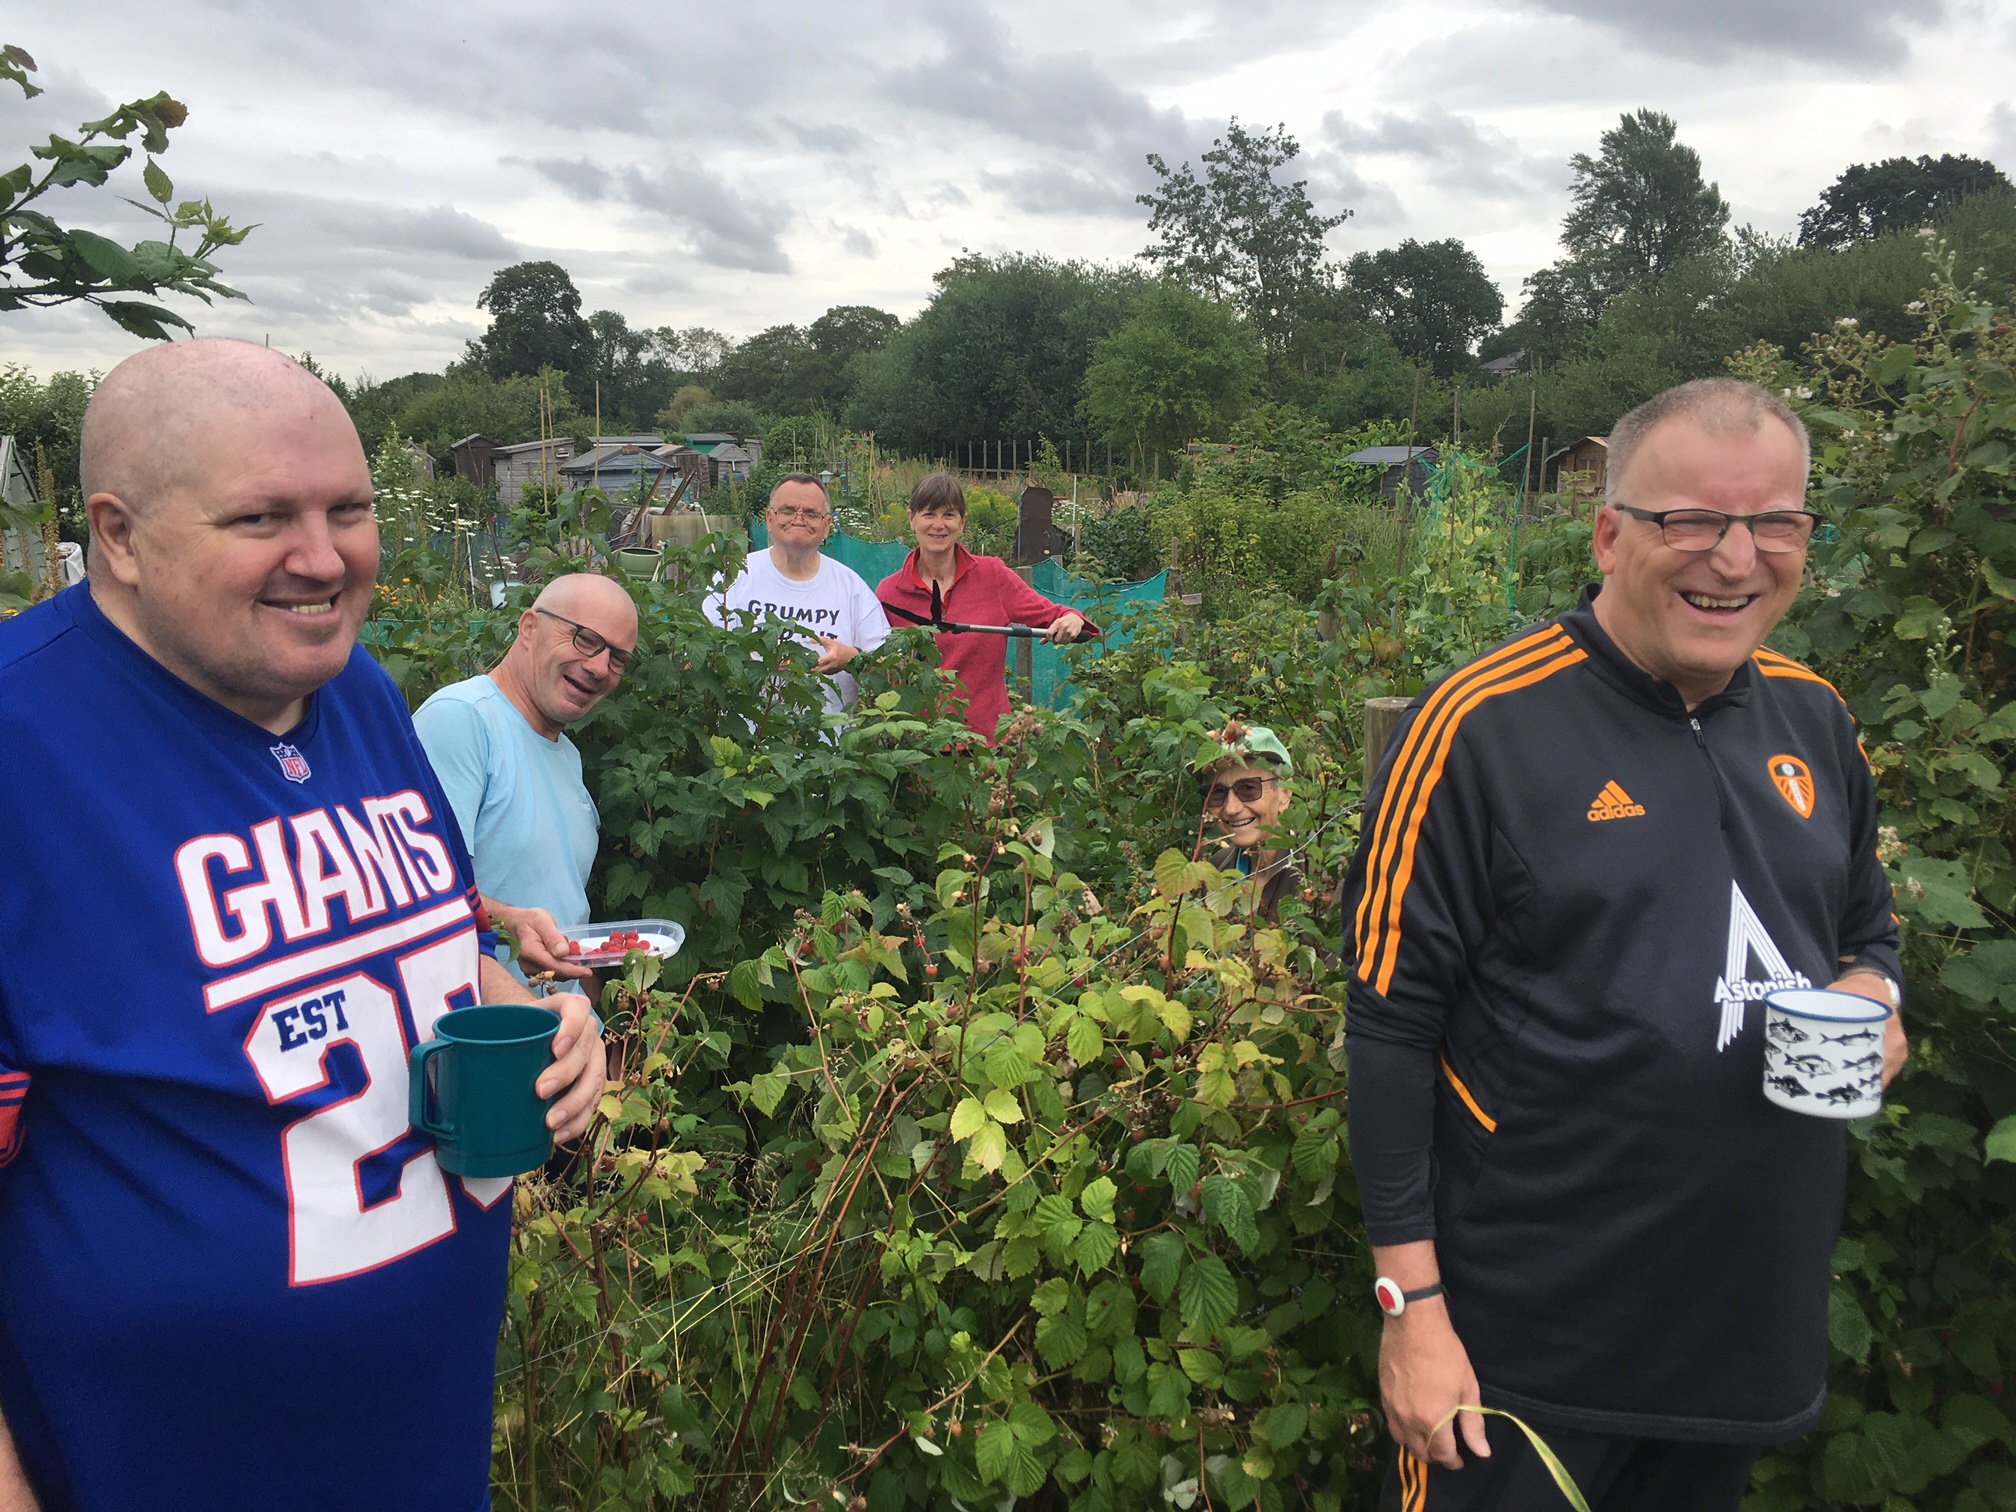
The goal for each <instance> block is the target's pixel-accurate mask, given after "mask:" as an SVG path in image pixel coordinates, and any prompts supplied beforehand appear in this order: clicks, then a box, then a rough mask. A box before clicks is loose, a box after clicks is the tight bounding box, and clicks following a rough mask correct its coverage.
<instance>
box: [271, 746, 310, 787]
mask: <svg viewBox="0 0 2016 1512" xmlns="http://www.w3.org/2000/svg"><path fill="white" fill-rule="evenodd" d="M267 749H268V750H270V751H272V753H273V759H274V760H275V761H277V762H279V763H280V775H281V776H282V777H285V778H286V779H287V780H288V781H289V782H306V781H307V780H308V775H309V774H308V758H307V757H306V756H303V755H302V754H301V753H300V752H299V751H297V750H296V749H294V747H293V746H291V745H277V746H269V747H267Z"/></svg>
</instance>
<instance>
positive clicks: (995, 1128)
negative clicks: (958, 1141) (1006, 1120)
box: [966, 1123, 1008, 1171]
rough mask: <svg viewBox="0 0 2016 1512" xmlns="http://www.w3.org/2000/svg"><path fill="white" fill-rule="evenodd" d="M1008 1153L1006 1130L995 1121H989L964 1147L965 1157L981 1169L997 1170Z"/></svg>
mask: <svg viewBox="0 0 2016 1512" xmlns="http://www.w3.org/2000/svg"><path fill="white" fill-rule="evenodd" d="M1007 1154H1008V1131H1007V1130H1006V1129H1004V1128H1002V1127H1001V1125H999V1124H997V1123H990V1124H988V1125H987V1127H986V1128H984V1129H982V1130H980V1132H979V1133H977V1134H975V1135H974V1136H973V1142H972V1143H971V1144H969V1145H968V1146H967V1147H966V1158H967V1159H968V1160H970V1161H972V1162H973V1164H975V1165H977V1166H978V1167H980V1169H981V1170H983V1171H998V1170H1000V1169H1001V1162H1002V1160H1004V1159H1005V1158H1006V1157H1007Z"/></svg>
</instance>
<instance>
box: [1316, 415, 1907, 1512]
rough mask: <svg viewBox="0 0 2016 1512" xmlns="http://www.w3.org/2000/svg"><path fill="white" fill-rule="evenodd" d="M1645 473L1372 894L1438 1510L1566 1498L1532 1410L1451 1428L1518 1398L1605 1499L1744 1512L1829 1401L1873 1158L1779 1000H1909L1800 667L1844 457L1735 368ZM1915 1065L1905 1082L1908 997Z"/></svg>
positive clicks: (1648, 418)
mask: <svg viewBox="0 0 2016 1512" xmlns="http://www.w3.org/2000/svg"><path fill="white" fill-rule="evenodd" d="M1609 466H1610V470H1609V487H1608V493H1607V500H1606V504H1605V506H1604V508H1603V509H1602V511H1601V512H1600V513H1599V514H1598V516H1597V519H1596V526H1595V540H1594V548H1595V555H1596V564H1597V566H1598V568H1599V569H1600V570H1601V572H1602V574H1603V584H1602V586H1601V588H1600V590H1594V591H1592V593H1591V594H1590V595H1586V596H1585V597H1584V599H1583V601H1582V603H1581V604H1580V605H1579V606H1578V607H1577V608H1575V609H1573V610H1571V611H1570V612H1569V613H1567V614H1565V615H1563V616H1561V618H1560V619H1559V620H1556V621H1554V622H1552V623H1550V624H1547V625H1544V626H1541V627H1539V628H1537V629H1535V630H1533V631H1530V632H1528V633H1527V634H1525V635H1522V636H1519V637H1518V638H1516V639H1514V640H1512V641H1510V642H1508V643H1507V644H1505V645H1503V646H1501V647H1499V648H1498V649H1497V650H1495V651H1492V652H1490V653H1488V654H1487V655H1484V656H1481V657H1479V658H1478V659H1477V660H1475V661H1473V662H1471V663H1470V664H1469V665H1468V666H1465V667H1463V668H1461V669H1459V670H1458V671H1456V672H1453V673H1451V674H1450V675H1449V676H1448V677H1446V678H1444V679H1442V680H1441V681H1440V682H1439V683H1437V684H1436V685H1434V686H1433V687H1431V688H1430V689H1428V690H1427V692H1425V693H1424V694H1423V695H1422V696H1421V697H1420V698H1418V699H1416V700H1415V702H1414V705H1413V707H1412V708H1411V709H1410V710H1409V711H1408V713H1407V716H1406V717H1405V719H1403V721H1402V723H1401V725H1400V727H1399V728H1398V729H1397V730H1396V731H1395V732H1394V735H1393V738H1392V740H1391V742H1390V744H1389V746H1388V752H1389V754H1388V756H1387V758H1386V761H1385V763H1384V765H1383V768H1382V771H1381V773H1380V776H1379V780H1378V781H1377V783H1375V785H1374V788H1373V792H1372V801H1371V802H1370V803H1369V804H1368V806H1367V818H1366V822H1365V829H1364V836H1363V839H1362V841H1361V844H1360V847H1359V852H1358V856H1357V858H1356V860H1355V861H1354V863H1353V865H1352V869H1351V874H1350V877H1349V880H1348V881H1347V884H1346V888H1345V897H1344V911H1345V926H1346V930H1347V933H1349V934H1350V935H1351V937H1352V938H1353V939H1354V941H1355V950H1356V961H1355V965H1354V967H1353V975H1352V980H1351V994H1350V1014H1349V1027H1348V1030H1347V1035H1346V1045H1347V1048H1348V1051H1349V1055H1350V1069H1351V1145H1352V1154H1353V1158H1354V1162H1355V1165H1356V1168H1357V1174H1358V1183H1359V1190H1360V1194H1361V1197H1362V1200H1363V1206H1364V1212H1365V1220H1366V1227H1367V1230H1368V1232H1369V1236H1370V1238H1371V1241H1372V1245H1373V1255H1374V1259H1375V1263H1376V1265H1377V1269H1378V1272H1379V1275H1380V1276H1381V1277H1382V1278H1386V1279H1385V1280H1382V1283H1381V1288H1380V1290H1381V1292H1382V1294H1383V1293H1386V1292H1389V1291H1391V1292H1397V1293H1400V1294H1405V1295H1407V1296H1408V1297H1409V1300H1407V1301H1406V1302H1405V1304H1404V1306H1403V1307H1402V1309H1401V1311H1400V1312H1399V1314H1398V1316H1391V1317H1389V1318H1388V1320H1387V1323H1386V1326H1385V1336H1384V1340H1383V1342H1382V1347H1381V1354H1380V1385H1381V1389H1382V1392H1383V1395H1384V1398H1385V1405H1386V1412H1387V1418H1388V1421H1389V1423H1390V1425H1391V1427H1392V1430H1393V1434H1394V1437H1395V1438H1396V1440H1398V1442H1399V1444H1400V1446H1401V1447H1400V1453H1399V1456H1398V1460H1397V1462H1396V1465H1395V1467H1394V1469H1393V1471H1392V1472H1391V1473H1390V1474H1389V1476H1388V1479H1387V1484H1386V1494H1385V1499H1384V1501H1383V1503H1382V1505H1383V1506H1385V1507H1388V1508H1398V1509H1403V1512H1414V1509H1417V1508H1423V1507H1426V1508H1431V1509H1434V1512H1442V1509H1445V1508H1489V1509H1496V1512H1511V1509H1525V1508H1528V1507H1533V1508H1541V1507H1546V1508H1549V1509H1550V1512H1551V1509H1554V1508H1558V1507H1560V1506H1562V1505H1563V1502H1562V1501H1561V1499H1560V1493H1559V1492H1558V1491H1556V1490H1554V1488H1553V1486H1552V1484H1551V1482H1550V1481H1549V1479H1548V1477H1547V1475H1546V1472H1545V1470H1544V1468H1543V1467H1542V1465H1541V1463H1540V1461H1539V1460H1538V1458H1537V1457H1536V1456H1535V1455H1534V1453H1533V1452H1532V1451H1531V1450H1530V1449H1529V1448H1528V1447H1527V1445H1526V1443H1525V1440H1524V1438H1523V1436H1522V1435H1520V1434H1519V1432H1518V1431H1517V1429H1516V1428H1513V1427H1512V1426H1511V1425H1509V1424H1507V1423H1506V1422H1505V1420H1504V1419H1502V1418H1495V1417H1494V1418H1488V1419H1487V1418H1485V1417H1481V1416H1478V1415H1476V1414H1469V1413H1465V1414H1459V1415H1458V1418H1457V1425H1456V1426H1455V1427H1452V1426H1449V1425H1448V1424H1447V1422H1446V1421H1445V1420H1446V1419H1447V1418H1448V1415H1449V1414H1450V1412H1451V1411H1452V1409H1454V1408H1456V1407H1457V1406H1458V1405H1459V1404H1462V1403H1476V1402H1478V1401H1479V1400H1480V1396H1481V1400H1482V1402H1483V1403H1484V1404H1486V1405H1488V1406H1494V1407H1498V1408H1502V1409H1504V1410H1505V1411H1508V1412H1512V1413H1515V1414H1517V1415H1518V1416H1519V1417H1520V1418H1522V1419H1524V1420H1525V1421H1527V1422H1528V1423H1530V1424H1532V1426H1533V1427H1534V1428H1535V1429H1536V1430H1537V1431H1539V1432H1540V1433H1541V1434H1542V1435H1543V1436H1544V1437H1545V1438H1546V1439H1547V1441H1548V1442H1549V1444H1550V1445H1551V1446H1552V1447H1553V1448H1554V1449H1555V1450H1556V1451H1557V1452H1559V1453H1560V1454H1561V1457H1562V1459H1563V1460H1564V1461H1565V1462H1566V1464H1567V1467H1568V1468H1569V1470H1570V1471H1571V1472H1573V1473H1574V1474H1575V1476H1576V1478H1577V1480H1578V1481H1579V1482H1580V1484H1581V1486H1582V1489H1583V1491H1584V1493H1585V1494H1586V1495H1588V1496H1589V1498H1590V1503H1591V1505H1592V1506H1593V1507H1596V1508H1598V1509H1599V1512H1626V1509H1629V1512H1650V1509H1667V1508H1671V1509H1673V1512H1721V1509H1734V1508H1735V1507H1736V1505H1737V1503H1738V1501H1739V1500H1740V1498H1741V1496H1742V1493H1743V1491H1744V1489H1745V1487H1746V1486H1747V1483H1748V1479H1749V1469H1750V1464H1751V1461H1752V1459H1753V1458H1754V1457H1755V1454H1756V1452H1757V1448H1758V1447H1759V1446H1761V1445H1766V1444H1772V1443H1778V1442H1782V1441H1784V1440H1786V1439H1790V1438H1794V1437H1797V1436H1798V1435H1800V1434H1802V1433H1805V1432H1807V1431H1808V1430H1810V1429H1811V1428H1812V1427H1813V1426H1814V1424H1815V1423H1816V1422H1817V1421H1818V1419H1819V1416H1820V1412H1821V1408H1822V1406H1823V1405H1824V1403H1825V1400H1826V1385H1825V1372H1826V1360H1827V1288H1828V1258H1829V1255H1830V1254H1831V1252H1832V1249H1833V1245H1834V1241H1835V1237H1836V1230H1837V1228H1838V1226H1839V1222H1840V1215H1841V1202H1842V1185H1843V1180H1844V1173H1845V1160H1846V1154H1845V1137H1844V1134H1843V1130H1842V1128H1841V1126H1840V1125H1839V1124H1836V1123H1832V1122H1829V1121H1827V1120H1824V1119H1819V1118H1812V1117H1807V1116H1803V1115H1801V1114H1798V1113H1792V1112H1788V1111H1786V1110H1785V1109H1782V1108H1779V1107H1777V1106H1775V1105H1774V1104H1772V1103H1769V1102H1767V1101H1766V1100H1765V1099H1764V1095H1763V1090H1762V1083H1763V1067H1762V1056H1763V1003H1762V997H1763V995H1764V993H1766V992H1768V991H1770V990H1772V988H1774V987H1776V986H1794V985H1797V986H1807V985H1812V986H1833V987H1837V988H1839V989H1840V990H1843V991H1848V992H1855V993H1860V994H1862V995H1864V996H1867V997H1870V998H1872V999H1874V1000H1876V1001H1879V1002H1883V1003H1886V1004H1890V1005H1891V1006H1893V1007H1894V1006H1896V1005H1897V1004H1899V1003H1900V1002H1901V989H1900V987H1899V986H1898V983H1899V971H1898V962H1897V954H1896V943H1897V934H1896V924H1895V920H1894V919H1893V918H1892V916H1891V912H1890V889H1889V886H1888V884H1887V883H1886V881H1885V879H1884V875H1883V870H1882V867H1881V866H1880V864H1879V863H1878V861H1877V859H1876V854H1875V851H1876V807H1875V795H1874V789H1873V785H1872V782H1871V777H1870V772H1869V768H1868V764H1867V762H1866V761H1865V760H1864V758H1863V755H1862V752H1861V749H1860V746H1859V743H1858V742H1857V739H1856V736H1855V730H1854V725H1853V722H1852V721H1851V719H1850V718H1849V715H1848V712H1847V710H1846V709H1845V707H1843V705H1842V703H1841V700H1840V698H1839V697H1838V696H1837V695H1836V693H1835V692H1834V690H1833V689H1832V688H1831V687H1830V686H1828V684H1827V683H1825V682H1824V681H1822V680H1821V679H1820V678H1818V677H1816V676H1814V675H1813V674H1812V673H1810V672H1808V671H1807V670H1806V669H1805V668H1803V667H1801V666H1800V665H1799V664H1798V663H1796V662H1793V661H1791V660H1789V659H1787V658H1785V657H1782V656H1777V655H1775V654H1773V653H1771V652H1768V651H1764V650H1762V649H1761V647H1762V645H1763V641H1764V638H1765V636H1767V635H1768V634H1769V633H1770V632H1771V630H1772V629H1773V628H1774V627H1775V626H1776V625H1777V623H1778V621H1779V619H1780V618H1781V617H1782V616H1783V615H1784V613H1785V610H1786V609H1787V608H1788V607H1789V606H1790V604H1791V602H1792V599H1793V596H1794V595H1795V594H1796V592H1797V591H1798V587H1799V581H1800V576H1801V573H1802V572H1803V570H1804V566H1805V556H1806V552H1805V548H1806V543H1807V541H1808V540H1809V538H1810V535H1811V531H1812V528H1813V524H1814V517H1813V516H1812V515H1810V514H1808V513H1806V512H1805V490H1806V476H1807V469H1808V450H1807V442H1806V435H1805V431H1804V428H1803V427H1802V426H1801V425H1800V423H1799V421H1798V418H1797V417H1796V416H1795V415H1793V414H1792V412H1791V411H1790V410H1789V409H1787V408H1786V406H1785V405H1784V404H1782V403H1781V402H1779V400H1778V399H1776V398H1775V397H1774V396H1772V395H1771V394H1769V393H1767V392H1766V391H1764V390H1762V389H1759V388H1755V387H1752V386H1751V385H1747V384H1738V383H1735V382H1733V381H1730V380H1726V379H1715V380H1704V381H1702V382H1699V383H1692V384H1687V385H1685V386H1683V387H1681V388H1678V389H1674V390H1671V391H1669V392H1667V393H1664V394H1661V395H1659V396H1658V397H1656V398H1654V399H1652V400H1651V401H1649V402H1648V403H1647V404H1645V405H1643V406H1642V407H1640V408H1639V409H1638V410H1635V411H1633V412H1632V413H1631V414H1630V415H1627V416H1626V417H1625V418H1624V419H1623V420H1622V421H1620V422H1619V423H1618V425H1617V427H1616V429H1615V431H1614V432H1613V434H1612V436H1611V438H1610V464H1609ZM1885 1052H1886V1064H1885V1079H1886V1081H1887V1080H1888V1078H1889V1077H1890V1076H1891V1075H1894V1074H1895V1072H1896V1070H1897V1068H1898V1067H1900V1066H1901V1065H1902V1064H1903V1060H1904V1053H1905V1047H1904V1037H1903V1031H1902V1029H1901V1028H1900V1027H1899V1026H1898V1023H1897V1019H1896V1017H1895V1015H1894V1014H1893V1016H1892V1018H1891V1022H1890V1034H1889V1037H1888V1040H1887V1042H1886V1046H1885ZM1444 1287H1446V1290H1442V1288H1444ZM1381 1300H1382V1305H1385V1306H1387V1307H1388V1311H1389V1312H1391V1310H1392V1302H1393V1301H1394V1300H1396V1299H1395V1298H1391V1297H1387V1296H1384V1295H1382V1299H1381ZM1438 1425H1440V1426H1438ZM1487 1425H1488V1427H1487ZM1459 1433H1460V1435H1461V1441H1462V1445H1463V1446H1464V1447H1465V1448H1466V1449H1467V1450H1468V1463H1467V1464H1466V1463H1465V1458H1464V1456H1462V1455H1459V1452H1458V1434H1459Z"/></svg>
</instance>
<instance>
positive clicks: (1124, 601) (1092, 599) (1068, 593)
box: [749, 520, 1169, 709]
mask: <svg viewBox="0 0 2016 1512" xmlns="http://www.w3.org/2000/svg"><path fill="white" fill-rule="evenodd" d="M749 541H750V544H751V546H752V547H753V548H754V549H756V550H758V551H761V550H763V549H764V548H765V547H767V546H768V545H769V544H770V532H769V531H768V530H765V529H764V528H763V522H762V521H761V520H756V521H753V522H752V523H751V524H750V526H749ZM819 549H820V551H822V552H824V553H825V554H826V555H827V556H830V557H831V558H833V560H834V561H836V562H839V563H842V564H843V565H845V566H848V567H852V568H853V569H854V570H855V571H856V572H858V573H860V574H861V576H862V577H864V578H866V579H867V580H868V586H869V587H870V588H873V587H874V586H875V585H876V584H877V583H879V582H881V581H882V579H884V578H885V577H887V576H889V574H890V573H892V572H894V571H895V570H896V569H897V568H898V567H901V566H902V565H903V559H904V558H905V557H907V556H909V555H910V548H909V547H908V546H906V545H905V544H904V543H903V542H901V541H863V540H860V539H858V538H856V537H854V536H850V535H848V534H847V533H846V532H845V531H839V530H836V531H835V532H833V534H832V535H830V536H828V537H827V538H826V544H825V545H823V546H821V547H820V548H819ZM1030 582H1031V586H1033V587H1034V588H1035V590H1036V591H1037V592H1038V593H1040V594H1042V595H1043V597H1045V598H1047V599H1049V600H1050V601H1051V602H1052V603H1054V604H1066V605H1069V606H1070V607H1071V608H1073V609H1076V610H1078V611H1079V612H1080V613H1081V614H1083V615H1084V616H1085V617H1086V618H1087V619H1089V620H1091V621H1092V623H1093V624H1095V625H1098V626H1099V627H1100V628H1102V629H1104V630H1105V631H1106V632H1107V634H1106V638H1105V640H1104V641H1101V642H1097V643H1096V645H1098V646H1117V645H1119V644H1121V643H1122V642H1123V641H1125V640H1126V639H1127V637H1126V635H1125V634H1123V633H1120V632H1118V631H1116V630H1114V629H1113V628H1112V627H1113V624H1114V622H1115V620H1116V619H1117V618H1118V617H1119V613H1120V611H1121V610H1122V609H1124V608H1125V607H1126V606H1127V605H1128V604H1131V603H1133V602H1135V601H1136V600H1138V599H1146V600H1147V601H1148V602H1150V603H1154V604H1159V603H1161V602H1162V599H1163V596H1164V594H1165V592H1166V590H1167V589H1168V586H1169V574H1168V573H1167V572H1166V571H1164V572H1158V573H1156V574H1155V576H1153V577H1152V578H1149V579H1148V580H1147V581H1146V582H1142V583H1123V584H1118V585H1107V586H1101V585H1099V584H1097V583H1088V582H1086V581H1084V580H1083V579H1082V578H1076V577H1073V576H1072V575H1071V574H1070V573H1069V572H1067V571H1066V570H1065V569H1064V568H1063V567H1062V566H1060V565H1058V564H1057V563H1056V562H1054V561H1050V560H1048V559H1045V560H1044V561H1041V562H1038V563H1037V564H1036V569H1035V571H1033V572H1032V573H1031V574H1030ZM1020 644H1022V643H1021V642H1016V643H1014V645H1020ZM1031 650H1032V652H1033V653H1034V654H1033V657H1032V664H1033V676H1032V679H1031V680H1032V682H1033V684H1034V686H1033V688H1032V690H1031V696H1030V702H1031V703H1037V704H1041V705H1042V706H1043V707H1044V708H1046V709H1057V708H1062V707H1063V706H1064V705H1065V704H1067V703H1069V702H1070V701H1071V684H1070V682H1069V680H1068V679H1067V678H1066V676H1065V670H1066V669H1065V663H1064V648H1063V647H1061V646H1053V645H1050V644H1049V643H1048V642H1047V641H1037V642H1035V643H1034V644H1033V646H1032V647H1031ZM1008 665H1009V674H1008V675H1009V676H1010V677H1011V678H1013V677H1014V676H1015V653H1014V647H1013V646H1012V645H1011V648H1010V650H1009V663H1008Z"/></svg>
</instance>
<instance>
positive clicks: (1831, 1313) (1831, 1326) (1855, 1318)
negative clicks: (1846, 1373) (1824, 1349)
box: [1827, 1285, 1876, 1360]
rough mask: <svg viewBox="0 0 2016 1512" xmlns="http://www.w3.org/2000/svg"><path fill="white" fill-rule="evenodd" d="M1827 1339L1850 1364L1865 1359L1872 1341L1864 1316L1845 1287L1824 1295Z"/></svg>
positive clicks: (1871, 1333) (1874, 1337)
mask: <svg viewBox="0 0 2016 1512" xmlns="http://www.w3.org/2000/svg"><path fill="white" fill-rule="evenodd" d="M1827 1338H1828V1340H1829V1342H1831V1343H1832V1344H1833V1346H1834V1347H1835V1348H1836V1349H1838V1350H1840V1351H1841V1353H1843V1354H1844V1355H1846V1356H1847V1357H1848V1358H1849V1359H1851V1360H1862V1359H1866V1358H1867V1357H1868V1354H1869V1346H1870V1345H1871V1344H1873V1343H1874V1342H1875V1341H1876V1333H1875V1330H1874V1329H1872V1328H1871V1327H1870V1326H1869V1316H1868V1314H1866V1313H1865V1312H1863V1311H1862V1304H1861V1303H1860V1302H1857V1301H1856V1300H1855V1294H1854V1292H1852V1291H1850V1290H1849V1289H1848V1288H1847V1287H1845V1286H1838V1285H1837V1286H1835V1287H1834V1288H1833V1289H1832V1290H1831V1291H1829V1292H1828V1293H1827Z"/></svg>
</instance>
